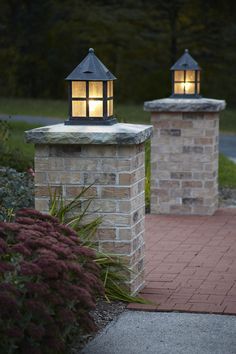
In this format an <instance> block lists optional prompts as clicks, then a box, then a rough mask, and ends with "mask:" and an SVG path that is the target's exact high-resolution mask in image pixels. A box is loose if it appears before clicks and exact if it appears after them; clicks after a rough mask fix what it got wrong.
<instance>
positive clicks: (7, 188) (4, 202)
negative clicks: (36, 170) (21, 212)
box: [0, 167, 34, 221]
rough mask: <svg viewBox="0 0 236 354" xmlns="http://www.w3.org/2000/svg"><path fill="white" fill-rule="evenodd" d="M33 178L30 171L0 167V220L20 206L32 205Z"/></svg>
mask: <svg viewBox="0 0 236 354" xmlns="http://www.w3.org/2000/svg"><path fill="white" fill-rule="evenodd" d="M33 190H34V180H33V177H32V175H31V174H30V173H24V172H17V171H16V170H14V169H12V168H5V167H2V168H0V221H4V220H8V219H9V214H12V213H14V212H15V211H16V210H18V209H21V208H31V207H33V206H34V193H33Z"/></svg>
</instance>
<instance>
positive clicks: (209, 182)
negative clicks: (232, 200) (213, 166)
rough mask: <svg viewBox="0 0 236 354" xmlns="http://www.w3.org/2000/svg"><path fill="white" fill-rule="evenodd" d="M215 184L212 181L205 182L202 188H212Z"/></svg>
mask: <svg viewBox="0 0 236 354" xmlns="http://www.w3.org/2000/svg"><path fill="white" fill-rule="evenodd" d="M214 185H215V183H214V182H213V181H206V182H204V187H205V188H212V187H214Z"/></svg>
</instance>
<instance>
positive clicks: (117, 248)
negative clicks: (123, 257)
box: [99, 242, 131, 254]
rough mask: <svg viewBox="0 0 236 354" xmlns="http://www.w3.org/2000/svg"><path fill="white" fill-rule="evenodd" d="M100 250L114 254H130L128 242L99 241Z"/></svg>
mask: <svg viewBox="0 0 236 354" xmlns="http://www.w3.org/2000/svg"><path fill="white" fill-rule="evenodd" d="M99 250H100V251H101V252H107V253H114V254H130V253H131V243H130V242H101V243H100V245H99Z"/></svg>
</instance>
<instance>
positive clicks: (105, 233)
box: [97, 228, 117, 240]
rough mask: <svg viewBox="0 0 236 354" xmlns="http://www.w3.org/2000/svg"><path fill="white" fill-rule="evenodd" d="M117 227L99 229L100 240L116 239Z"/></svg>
mask: <svg viewBox="0 0 236 354" xmlns="http://www.w3.org/2000/svg"><path fill="white" fill-rule="evenodd" d="M116 232H117V231H116V228H110V229H105V228H103V229H98V230H97V236H98V239H99V240H115V239H116Z"/></svg>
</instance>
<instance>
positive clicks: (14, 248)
mask: <svg viewBox="0 0 236 354" xmlns="http://www.w3.org/2000/svg"><path fill="white" fill-rule="evenodd" d="M94 257H95V253H94V252H93V250H91V249H89V248H87V247H84V246H82V245H81V242H80V240H79V237H78V235H77V233H76V232H75V231H73V230H72V229H71V228H70V227H67V226H65V225H61V224H60V223H59V221H58V219H57V218H55V217H52V216H50V215H44V214H41V213H40V212H37V211H35V210H31V209H22V210H20V211H18V212H17V214H16V219H15V222H11V223H6V222H1V223H0V304H1V306H0V338H1V341H0V353H4V354H11V353H22V354H23V353H24V354H25V353H29V354H34V353H35V354H40V353H43V354H49V353H50V354H51V353H53V354H57V353H65V348H66V345H67V344H68V343H69V341H70V339H71V338H72V336H73V334H74V333H76V334H77V335H78V333H82V332H83V331H88V330H94V329H95V325H94V321H93V319H92V317H91V316H90V315H89V311H90V310H91V309H93V308H95V302H96V296H97V294H102V293H103V286H102V283H101V282H100V280H99V274H100V269H99V266H98V265H97V264H96V263H95V262H94Z"/></svg>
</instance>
